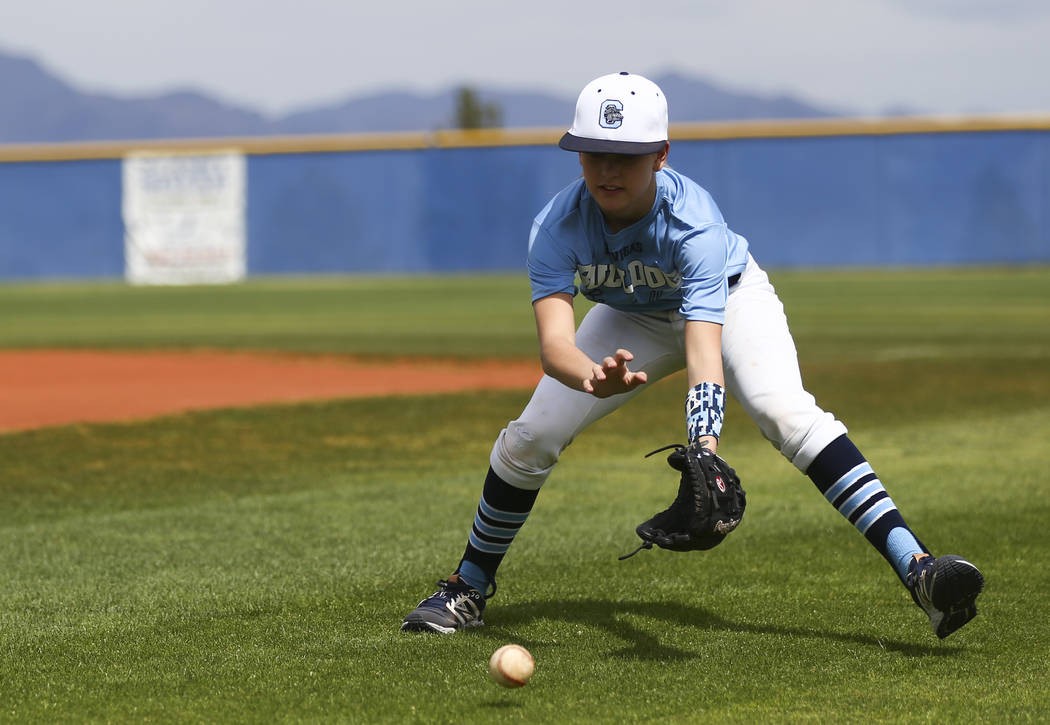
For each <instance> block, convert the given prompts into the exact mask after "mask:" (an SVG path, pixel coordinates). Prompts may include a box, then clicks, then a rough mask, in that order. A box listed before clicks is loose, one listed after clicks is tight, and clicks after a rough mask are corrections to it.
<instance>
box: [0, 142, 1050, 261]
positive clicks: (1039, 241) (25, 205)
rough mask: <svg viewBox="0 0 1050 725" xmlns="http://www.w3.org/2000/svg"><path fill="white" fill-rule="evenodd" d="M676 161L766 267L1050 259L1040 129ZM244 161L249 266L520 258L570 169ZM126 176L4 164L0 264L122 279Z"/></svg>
mask: <svg viewBox="0 0 1050 725" xmlns="http://www.w3.org/2000/svg"><path fill="white" fill-rule="evenodd" d="M555 138H556V136H555ZM225 145H228V144H225ZM225 145H224V146H225ZM0 161H4V158H3V155H2V148H0ZM671 164H672V166H674V167H675V168H677V169H678V170H679V171H681V172H683V173H685V174H687V175H689V176H691V177H693V178H694V179H696V180H697V181H698V182H699V183H700V184H701V185H702V186H704V187H706V188H707V189H708V190H709V191H710V192H711V193H712V194H713V195H714V197H715V199H716V201H717V202H718V203H719V205H720V207H721V208H722V211H723V213H724V214H725V217H726V219H727V221H728V223H729V225H730V227H732V228H733V229H734V230H735V231H737V232H738V233H740V234H743V235H744V236H745V237H747V238H748V240H749V241H750V242H751V246H752V250H753V251H754V253H755V256H756V257H757V258H758V259H759V261H760V262H761V263H762V264H763V265H765V266H767V267H799V266H805V267H819V266H873V265H874V266H903V265H908V266H912V265H954V264H977V263H993V264H998V263H1006V264H1017V263H1046V262H1050V130H1046V129H1039V130H1004V131H976V132H944V133H877V134H856V135H849V134H841V135H829V136H802V137H797V136H796V137H751V138H712V139H695V140H672V144H671ZM247 168H248V182H247V183H248V204H247V233H248V273H249V275H273V274H344V273H347V274H360V273H402V272H405V273H418V272H452V271H495V270H517V269H521V268H522V267H523V264H524V257H525V251H526V244H527V240H528V234H529V229H530V224H531V220H532V217H533V216H534V215H535V214H536V213H537V212H538V211H539V210H540V209H541V208H542V207H543V205H544V204H545V203H546V202H547V200H548V199H549V198H550V196H552V195H553V194H554V193H556V192H557V191H558V190H559V189H560V188H562V187H563V186H565V185H566V184H568V183H569V182H570V181H572V180H573V178H575V177H576V176H577V175H578V174H579V165H578V162H577V159H576V157H575V155H574V154H570V153H566V152H564V151H560V150H558V149H557V148H556V147H553V146H552V145H492V146H473V145H470V146H468V145H465V146H461V147H455V146H452V147H435V146H431V147H426V146H421V147H419V148H407V149H400V150H399V149H390V150H383V149H378V150H376V149H368V150H352V151H345V150H344V151H338V150H337V151H304V152H294V151H291V152H289V151H280V152H269V151H267V150H266V146H265V145H262V146H257V147H255V148H254V150H250V151H249V152H248V166H247ZM120 187H121V162H120V158H119V154H118V155H115V156H113V157H112V158H90V159H83V160H75V159H69V160H58V161H55V160H49V159H47V160H45V159H41V160H28V161H10V160H7V161H6V162H4V163H0V278H2V279H46V278H99V277H109V278H112V277H121V276H122V275H123V273H124V260H123V244H124V242H123V222H122V220H121V188H120Z"/></svg>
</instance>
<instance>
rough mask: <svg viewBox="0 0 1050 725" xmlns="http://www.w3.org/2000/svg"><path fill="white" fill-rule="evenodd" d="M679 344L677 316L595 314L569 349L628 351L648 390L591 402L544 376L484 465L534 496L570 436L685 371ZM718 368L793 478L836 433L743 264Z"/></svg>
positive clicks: (759, 279)
mask: <svg viewBox="0 0 1050 725" xmlns="http://www.w3.org/2000/svg"><path fill="white" fill-rule="evenodd" d="M684 335H685V321H684V320H683V319H682V317H681V316H680V315H679V314H678V313H677V312H661V313H636V312H621V311H619V310H615V309H613V308H611V307H608V306H607V305H601V304H599V305H595V306H594V307H593V308H592V309H591V310H590V312H588V313H587V315H586V316H585V317H584V319H583V321H582V322H581V323H580V326H579V329H578V330H577V331H576V344H577V346H578V347H579V348H580V349H581V350H583V351H584V352H585V353H587V355H589V356H590V357H591V359H592V360H595V361H599V360H601V359H602V358H604V357H606V356H607V355H611V354H613V352H615V351H616V350H617V348H625V349H627V350H630V351H631V352H632V353H634V360H633V361H632V362H631V369H632V370H644V371H645V372H646V373H647V374H648V376H649V378H648V379H649V382H647V383H646V384H645V385H642V386H640V387H639V388H636V389H635V390H633V391H631V392H630V393H624V394H621V395H614V396H612V397H610V398H595V397H594V396H592V395H588V394H587V393H583V392H579V391H576V390H572V389H571V388H567V387H565V386H564V385H562V384H561V383H560V382H558V381H557V380H555V379H554V378H551V377H549V376H547V375H544V376H543V378H542V379H541V380H540V382H539V385H537V387H536V390H535V392H534V393H533V395H532V399H531V400H530V401H529V403H528V405H527V406H526V407H525V410H524V411H523V412H522V414H521V416H520V417H519V418H518V419H517V420H515V421H512V422H511V423H509V424H508V425H507V427H506V428H505V429H504V430H503V431H501V432H500V434H499V437H498V438H497V440H496V444H495V445H494V446H493V448H492V454H491V456H490V459H489V460H490V463H491V465H492V469H493V471H494V472H495V473H496V475H497V476H499V477H500V478H502V479H503V480H504V481H506V482H507V483H509V484H511V485H513V486H516V487H518V488H523V489H528V490H536V489H539V488H540V487H541V486H542V485H543V483H544V481H546V480H547V477H548V476H549V475H550V473H551V470H552V469H553V468H554V464H555V463H557V461H558V457H559V456H560V455H561V453H562V451H564V450H565V449H566V448H567V447H568V446H569V444H570V443H572V441H573V439H574V438H575V437H576V435H577V434H578V433H580V432H581V431H582V430H583V429H584V428H586V427H587V426H589V425H590V424H591V423H593V422H594V421H596V420H598V419H599V418H601V417H603V416H605V415H608V414H609V413H611V412H613V411H614V410H616V409H617V408H619V407H620V406H621V405H623V404H624V403H626V402H627V401H628V400H630V399H631V398H632V397H634V396H635V395H638V394H639V393H640V392H642V391H643V390H645V389H646V387H648V386H649V385H652V384H653V383H655V382H656V381H657V380H659V379H660V378H663V377H666V376H667V375H670V374H672V373H675V372H677V371H679V370H682V369H683V368H684V367H685V348H684ZM722 365H723V369H724V372H725V378H726V387H727V389H728V392H729V394H731V395H732V396H733V397H734V398H735V399H736V400H737V402H739V403H740V405H741V406H742V407H743V408H744V410H745V411H746V412H747V414H748V416H749V417H750V418H751V419H752V420H753V421H754V422H755V424H756V425H758V428H759V430H761V431H762V434H763V435H764V436H765V437H766V438H767V439H768V440H769V441H770V442H771V443H772V444H773V445H774V446H775V447H776V448H777V450H779V451H780V452H781V454H783V455H784V457H785V458H787V459H788V460H790V461H791V462H792V463H793V464H794V465H795V466H796V467H797V468H798V469H799V470H800V471H805V470H806V469H807V468H808V467H809V464H810V463H812V462H813V459H814V458H816V457H817V455H818V454H819V453H820V452H821V451H822V450H824V448H825V446H827V445H828V444H829V443H831V441H833V440H835V439H836V438H838V437H839V436H841V435H843V434H845V433H846V426H845V425H843V424H842V423H841V422H839V421H838V420H836V419H835V417H834V416H833V415H831V414H830V413H827V412H825V411H823V410H821V409H820V408H819V407H818V406H817V404H816V401H815V400H814V398H813V396H812V395H810V394H809V393H808V392H806V390H805V389H804V388H803V387H802V376H801V374H800V372H799V366H798V354H797V352H796V350H795V341H794V340H793V339H792V337H791V332H790V330H789V329H788V322H787V317H786V316H785V315H784V306H783V304H782V303H781V302H780V298H779V297H777V293H776V290H774V289H773V285H772V284H770V282H769V277H768V275H766V273H765V272H764V271H763V270H762V269H761V268H760V267H759V266H758V264H757V263H756V262H755V261H754V259H752V258H750V257H748V262H747V268H746V269H745V270H744V272H743V273H742V274H741V276H740V281H739V282H738V283H737V284H735V285H734V286H733V287H732V288H730V290H729V299H728V301H727V302H726V318H725V324H724V325H723V327H722ZM685 392H686V391H684V390H683V391H682V400H683V404H682V411H681V415H682V416H683V419H682V421H683V422H682V425H683V428H684V426H685V418H684V416H685V403H684V401H685Z"/></svg>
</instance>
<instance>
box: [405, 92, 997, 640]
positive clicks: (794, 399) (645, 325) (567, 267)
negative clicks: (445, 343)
mask: <svg viewBox="0 0 1050 725" xmlns="http://www.w3.org/2000/svg"><path fill="white" fill-rule="evenodd" d="M559 146H560V147H561V148H562V149H565V150H567V151H572V152H577V153H578V154H579V160H580V166H581V167H582V171H583V174H582V178H579V179H577V180H576V181H574V182H572V183H571V184H569V185H568V186H567V187H565V188H564V189H563V190H562V191H560V192H559V193H558V194H557V195H556V196H555V197H554V198H553V199H551V201H550V202H549V203H548V204H547V205H546V206H545V207H544V208H543V210H542V211H540V213H539V215H538V216H536V218H535V220H534V222H533V226H532V233H531V235H530V238H529V250H528V272H529V279H530V281H531V286H532V303H533V308H534V312H535V317H536V326H537V332H538V337H539V347H540V358H541V361H542V366H543V371H544V373H545V375H544V376H543V378H542V380H541V381H540V383H539V384H538V386H537V388H536V390H535V392H534V393H533V396H532V398H531V400H530V401H529V403H528V405H527V406H526V407H525V409H524V411H523V412H522V413H521V415H520V417H519V418H518V419H517V420H515V421H512V422H511V423H509V424H508V425H507V427H506V428H505V429H504V430H503V431H502V432H500V434H499V436H498V438H497V440H496V442H495V445H494V446H493V448H492V453H491V455H490V459H489V462H490V467H489V471H488V475H487V477H486V480H485V483H484V487H483V490H482V494H481V501H480V503H479V504H478V507H477V511H476V514H475V517H474V524H473V527H472V528H471V530H470V532H469V536H468V538H467V545H466V551H465V552H464V554H463V557H462V559H461V560H460V562H459V565H458V566H457V567H456V568H455V571H454V572H453V573H452V574H451V575H450V576H449V577H448V579H444V580H441V581H440V582H438V586H439V588H438V591H437V592H435V593H434V594H433V595H431V596H429V597H427V598H425V599H424V600H423V601H422V602H420V604H419V606H417V607H416V608H415V609H414V610H413V611H412V612H411V613H409V614H408V616H406V617H405V619H404V621H403V623H402V625H401V628H402V629H403V630H407V631H424V632H440V633H446V634H447V633H452V632H455V631H457V630H460V629H464V628H469V627H475V626H479V625H481V624H482V612H483V610H484V609H485V604H486V600H487V599H488V598H490V597H491V596H492V595H494V594H495V592H496V571H497V568H498V567H499V564H500V562H501V561H502V559H503V557H504V555H505V554H506V553H507V550H508V548H509V547H510V545H511V543H512V542H513V540H514V537H515V535H516V534H517V532H518V530H519V529H520V528H521V526H522V525H523V524H524V523H525V521H526V519H527V518H528V516H529V512H530V511H531V510H532V507H533V504H534V502H535V501H536V497H537V494H538V493H539V490H540V488H541V487H542V486H543V484H544V482H545V481H546V480H547V477H548V476H549V475H550V473H551V470H552V469H553V468H554V465H555V464H556V463H557V461H558V457H559V455H560V454H561V453H562V451H564V450H565V448H566V447H567V446H568V445H569V444H570V443H571V442H572V440H573V439H574V438H575V437H576V436H577V435H578V434H579V433H580V432H582V431H583V430H584V429H585V428H586V427H587V426H589V425H590V424H591V423H593V422H595V421H596V420H598V419H599V418H601V417H602V416H605V415H607V414H609V413H611V412H612V411H613V410H615V409H617V408H619V407H620V406H621V405H623V404H624V403H626V402H627V401H628V400H630V399H631V398H632V397H633V396H634V395H636V394H638V393H639V392H640V391H642V390H644V389H645V387H646V386H647V385H648V384H649V383H651V382H653V381H656V380H658V379H660V378H663V377H664V376H666V375H669V374H671V373H674V372H676V371H678V370H681V369H683V368H684V369H685V370H686V375H687V384H688V390H687V391H686V396H685V398H686V402H685V415H686V434H687V441H688V444H687V446H679V447H678V448H677V449H676V451H675V452H674V453H672V454H671V456H669V458H668V460H669V462H670V463H671V464H672V465H673V466H674V467H675V468H676V469H678V470H681V471H682V483H681V486H680V488H679V496H678V498H677V499H676V500H675V502H674V503H673V504H672V506H671V507H670V508H669V509H668V510H667V511H664V512H662V513H660V514H657V515H656V516H654V517H653V518H652V519H650V520H649V521H646V522H645V523H643V524H642V525H640V526H639V527H638V529H637V531H638V534H639V536H641V537H642V539H643V546H644V547H646V548H648V547H651V546H652V544H654V543H655V544H657V545H659V546H661V547H662V548H667V549H676V550H688V549H693V548H710V546H712V545H714V544H715V543H717V542H718V541H720V540H721V538H724V535H725V534H726V533H727V532H728V531H731V530H732V527H733V526H735V525H736V523H738V522H739V516H740V515H742V504H743V491H742V490H740V491H739V495H738V501H739V503H740V507H739V508H738V509H737V511H738V513H737V518H735V519H733V520H732V521H731V522H730V523H729V524H728V525H726V524H725V522H721V523H719V524H718V525H717V527H716V529H717V532H718V533H717V534H716V538H715V539H714V540H711V539H709V538H708V539H704V538H703V537H705V536H711V535H712V534H711V532H710V531H708V532H704V531H700V530H698V529H697V528H696V527H695V526H694V523H695V519H696V516H697V515H698V511H699V509H696V510H694V503H695V502H699V501H701V499H704V498H705V496H706V495H707V494H706V493H704V495H702V496H701V495H694V492H696V491H699V490H701V489H697V488H695V487H696V486H697V485H701V486H702V485H703V484H704V478H705V476H706V477H707V479H708V480H709V481H710V482H712V483H717V484H718V487H719V488H721V489H723V490H724V489H725V485H724V483H725V481H728V480H730V479H731V478H732V477H731V476H729V475H728V474H726V473H725V472H726V471H727V470H728V471H729V472H730V473H731V469H728V466H726V464H725V461H723V460H722V459H721V458H718V456H717V449H718V445H719V435H720V432H721V429H722V420H723V415H724V410H725V395H726V392H727V391H728V392H729V393H731V394H732V395H733V396H734V397H735V398H736V399H737V400H738V401H739V403H740V405H741V406H742V407H743V409H744V410H745V411H746V412H747V414H748V416H749V417H750V418H751V419H752V420H753V421H754V422H755V424H756V425H757V426H758V427H759V429H760V430H761V432H762V433H763V435H764V436H765V437H766V438H767V439H768V440H769V441H770V442H771V443H772V444H773V445H774V446H775V447H776V448H777V449H778V450H779V451H780V452H781V454H782V455H783V456H784V457H785V458H787V459H788V460H789V461H790V462H791V463H792V464H794V465H795V467H797V468H798V469H799V470H800V471H802V472H803V473H805V474H806V475H807V476H808V477H809V478H810V479H812V481H813V483H814V484H816V486H817V488H818V489H819V490H820V492H821V493H822V494H823V495H824V497H825V498H826V499H827V500H828V502H829V503H830V504H831V505H832V506H834V507H835V508H836V509H838V511H839V513H841V514H842V515H843V516H845V517H846V518H847V520H848V521H849V522H850V523H851V524H853V525H854V526H855V527H856V528H857V530H858V531H859V532H860V533H861V534H863V535H864V536H865V538H866V539H867V540H868V541H869V542H870V543H871V545H872V546H874V547H875V549H876V550H877V551H878V552H879V553H880V554H882V556H883V557H885V558H886V560H887V561H888V562H889V564H890V565H891V566H892V567H893V570H894V572H896V574H897V576H898V578H899V579H900V581H901V582H902V583H903V584H904V586H905V587H906V588H907V589H908V591H909V592H910V593H911V596H912V598H913V599H914V601H915V603H916V604H917V605H918V606H919V607H921V608H922V609H923V610H924V611H925V612H926V614H927V615H928V616H929V619H930V623H931V625H932V627H933V630H934V632H935V633H936V634H937V636H938V637H942V638H943V637H946V636H948V635H949V634H951V633H952V632H954V631H955V630H957V629H958V628H959V627H961V626H963V625H964V624H966V622H968V621H970V619H972V618H973V617H974V616H975V615H976V613H977V608H976V604H975V602H976V598H977V595H978V594H979V593H980V591H981V588H982V587H983V584H984V580H983V577H982V575H981V573H980V571H979V570H978V569H977V567H975V566H974V565H973V564H971V563H970V562H968V561H966V560H965V559H962V558H960V557H958V556H953V555H947V556H940V557H936V558H935V557H934V556H932V555H931V554H930V552H929V550H928V549H927V548H926V547H925V546H924V545H923V544H922V542H920V541H919V539H918V538H916V536H915V534H913V533H912V531H911V529H910V528H909V527H908V525H907V524H906V523H905V521H904V518H903V517H902V516H901V514H900V512H899V511H898V510H897V507H896V506H895V505H894V503H893V500H892V499H891V498H890V497H889V495H888V494H887V492H886V490H885V489H884V488H883V485H882V483H881V482H880V481H879V479H878V477H877V476H876V474H875V472H874V470H873V469H872V467H871V465H869V463H868V462H867V460H865V458H864V456H863V455H862V454H861V452H860V451H859V450H858V449H857V448H856V446H855V445H854V444H853V443H852V442H851V441H850V439H849V437H848V436H847V431H846V427H845V426H844V425H843V424H842V423H841V422H840V421H839V420H837V419H836V418H835V417H834V416H833V415H832V414H831V413H828V412H826V411H824V410H822V409H821V408H820V407H818V406H817V403H816V401H815V400H814V398H813V396H812V395H810V394H809V393H808V392H807V391H806V390H805V389H804V388H803V385H802V379H801V375H800V372H799V367H798V360H797V355H796V351H795V344H794V341H793V339H792V337H791V334H790V332H789V330H788V324H787V320H786V318H785V316H784V310H783V306H782V305H781V302H780V300H779V298H778V297H777V294H776V291H775V290H774V289H773V286H772V285H771V284H770V282H769V278H768V277H767V275H766V273H765V272H764V271H763V270H762V268H761V267H759V265H758V264H757V263H756V261H755V259H754V258H753V257H752V255H751V254H750V252H749V246H748V242H747V240H746V239H745V238H744V237H742V236H740V235H739V234H736V233H734V232H733V231H732V230H730V229H729V227H728V226H727V225H726V222H725V221H724V220H723V218H722V214H721V212H720V211H719V209H718V207H717V206H716V204H715V202H714V200H713V199H712V198H711V196H710V195H709V194H708V193H707V191H705V190H704V189H703V188H701V187H700V186H698V185H697V184H696V183H695V182H693V181H692V180H690V179H689V178H687V177H685V176H683V175H682V174H680V173H678V172H677V171H674V170H673V169H671V168H669V167H668V165H667V159H668V153H669V148H670V146H669V143H668V134H667V102H666V100H665V98H664V95H663V93H662V92H661V90H660V88H659V87H658V86H656V85H655V84H654V83H652V82H651V81H649V80H647V79H646V78H643V77H641V76H639V75H633V74H629V73H615V74H610V75H605V76H602V77H600V78H597V79H595V80H593V81H591V82H590V83H588V84H587V85H586V86H585V87H584V89H583V91H582V92H581V93H580V96H579V99H578V101H577V104H576V114H575V118H574V121H573V124H572V127H571V128H570V129H569V130H568V132H567V133H565V135H564V136H563V137H562V138H561V140H560V142H559ZM577 279H578V282H577ZM578 293H582V294H583V295H584V296H585V297H587V298H588V299H589V300H592V301H593V302H595V303H596V304H595V305H594V306H593V307H592V309H591V310H590V311H589V312H588V313H587V315H586V316H585V318H584V319H583V321H582V322H581V323H580V325H579V328H578V329H577V328H576V326H575V318H574V315H573V298H574V297H575V295H576V294H578ZM704 471H714V472H715V473H710V474H709V473H705V472H704ZM719 471H721V472H722V475H719V473H718V472H719ZM698 482H699V483H698ZM691 487H693V488H691ZM713 489H714V487H713V485H712V490H713ZM703 490H704V491H706V489H703ZM696 506H699V504H696ZM718 527H721V528H718Z"/></svg>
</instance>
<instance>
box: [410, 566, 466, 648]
mask: <svg viewBox="0 0 1050 725" xmlns="http://www.w3.org/2000/svg"><path fill="white" fill-rule="evenodd" d="M438 587H439V589H438V590H437V591H436V592H434V593H433V594H431V595H430V596H429V597H427V598H426V599H424V600H423V601H421V602H420V603H419V606H418V607H416V608H415V609H413V610H412V611H411V612H409V614H408V616H407V617H405V620H404V621H403V622H402V623H401V631H402V632H437V633H439V634H452V633H453V632H456V631H459V630H461V629H469V628H470V627H480V626H482V625H483V624H484V622H483V621H481V613H482V612H483V611H484V609H485V595H484V594H482V593H481V592H479V591H478V590H477V589H474V588H473V587H471V586H470V585H468V584H467V583H466V582H465V581H463V580H462V579H460V576H459V574H453V575H452V576H450V577H449V578H448V579H442V580H441V581H439V582H438Z"/></svg>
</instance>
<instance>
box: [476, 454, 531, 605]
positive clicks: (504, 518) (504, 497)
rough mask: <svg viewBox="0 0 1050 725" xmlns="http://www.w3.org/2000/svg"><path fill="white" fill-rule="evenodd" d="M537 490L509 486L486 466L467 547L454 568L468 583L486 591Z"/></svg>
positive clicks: (493, 580)
mask: <svg viewBox="0 0 1050 725" xmlns="http://www.w3.org/2000/svg"><path fill="white" fill-rule="evenodd" d="M538 493H539V491H538V490H536V491H527V490H525V489H523V488H517V487H515V486H511V485H510V484H509V483H507V482H506V481H504V480H503V479H501V478H500V477H499V476H497V475H496V474H495V472H494V471H493V470H492V469H491V468H490V469H489V472H488V476H486V478H485V488H484V490H483V491H482V493H481V501H480V502H479V503H478V510H477V513H476V514H475V515H474V526H473V528H471V530H470V538H469V539H468V540H467V549H466V551H465V552H463V560H462V561H461V562H460V565H459V568H458V569H457V570H456V571H457V573H458V574H459V575H460V576H461V577H463V578H464V579H465V580H466V581H467V583H468V584H470V586H472V587H474V588H475V589H477V590H478V591H480V592H486V593H487V591H488V589H489V587H490V585H492V584H494V583H495V581H496V569H498V568H499V565H500V562H502V561H503V557H504V556H505V555H506V553H507V549H509V548H510V545H511V542H512V541H514V537H515V536H516V535H517V533H518V530H519V529H520V528H521V527H522V525H523V524H524V523H525V520H526V519H527V518H528V517H529V512H530V511H532V505H533V503H535V501H536V495H537V494H538Z"/></svg>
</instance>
